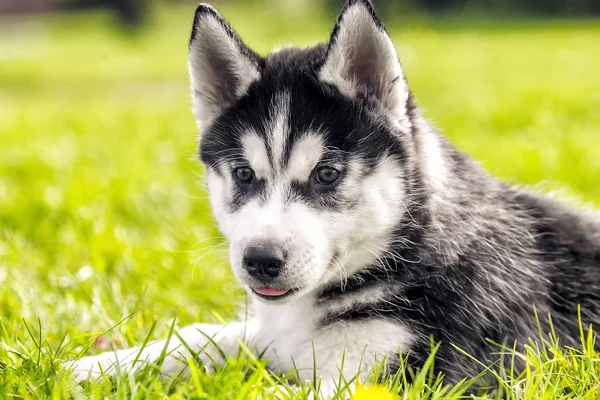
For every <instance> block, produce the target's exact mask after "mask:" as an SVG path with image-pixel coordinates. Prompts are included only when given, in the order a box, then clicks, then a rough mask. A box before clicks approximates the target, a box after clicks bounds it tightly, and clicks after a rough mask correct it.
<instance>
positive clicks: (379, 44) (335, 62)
mask: <svg viewBox="0 0 600 400" xmlns="http://www.w3.org/2000/svg"><path fill="white" fill-rule="evenodd" d="M319 76H320V79H321V80H323V81H325V82H327V83H330V84H332V85H334V86H336V87H337V89H338V90H339V91H340V92H341V93H342V94H343V95H345V96H347V97H349V98H351V99H365V100H367V101H368V102H373V100H374V101H375V103H379V104H380V105H382V106H383V107H384V109H385V110H386V111H387V112H390V113H393V115H395V116H396V117H398V118H403V117H404V116H405V115H406V102H407V100H408V94H409V92H408V87H407V85H406V80H405V78H404V74H403V72H402V67H401V66H400V62H399V61H398V56H397V54H396V50H395V49H394V44H393V43H392V40H391V39H390V36H389V35H388V33H387V32H386V30H385V28H384V26H383V24H382V22H381V20H380V19H379V18H378V17H377V14H376V13H375V10H374V8H373V5H372V4H371V2H370V1H369V0H349V1H348V2H347V3H346V6H345V8H344V10H343V11H342V13H341V15H340V16H339V18H338V21H337V23H336V25H335V28H334V30H333V33H332V34H331V39H330V41H329V47H328V49H327V56H326V60H325V63H324V65H323V67H322V69H321V71H320V75H319Z"/></svg>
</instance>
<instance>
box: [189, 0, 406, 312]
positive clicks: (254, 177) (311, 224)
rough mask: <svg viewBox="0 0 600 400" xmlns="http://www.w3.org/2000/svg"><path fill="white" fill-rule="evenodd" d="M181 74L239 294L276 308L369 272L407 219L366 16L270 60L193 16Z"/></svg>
mask: <svg viewBox="0 0 600 400" xmlns="http://www.w3.org/2000/svg"><path fill="white" fill-rule="evenodd" d="M188 64H189V71H190V76H191V83H192V91H193V112H194V115H195V116H196V120H197V124H198V127H199V129H200V158H201V160H202V162H203V163H204V164H205V166H206V180H207V186H208V191H209V194H210V199H211V204H212V207H213V210H214V214H215V216H216V219H217V221H218V223H219V226H220V229H221V230H222V232H223V233H224V235H225V236H226V237H227V239H228V240H229V242H230V261H231V265H232V268H233V270H234V272H235V274H236V276H237V277H238V278H239V280H240V282H241V283H242V284H243V285H244V286H245V287H246V288H247V289H248V290H249V292H250V293H252V294H253V295H255V296H257V297H258V298H261V299H263V300H266V301H283V299H289V298H293V297H297V296H302V295H305V294H307V293H310V292H312V291H315V289H317V288H319V287H322V286H323V285H327V284H331V283H332V282H341V283H342V284H343V281H344V279H345V278H346V277H347V276H348V275H350V274H352V273H354V272H356V271H357V270H359V269H360V268H362V267H364V266H367V265H369V264H373V263H376V262H377V260H378V259H379V257H381V256H382V255H383V254H384V252H385V251H386V248H387V247H388V246H389V242H390V238H391V237H392V233H393V231H394V230H395V229H396V228H397V226H398V224H399V223H400V221H401V219H402V218H403V216H404V214H405V213H406V208H405V205H404V203H403V200H405V199H406V196H407V194H406V192H407V190H408V189H407V188H408V182H409V178H408V175H409V171H408V170H407V168H408V167H407V164H408V163H407V162H406V160H407V159H408V158H409V157H410V155H411V152H413V151H414V150H413V149H412V147H411V145H410V143H411V141H410V138H409V136H410V131H411V129H410V124H411V123H410V121H409V117H408V111H407V102H408V98H409V92H408V88H407V85H406V81H405V78H404V75H403V73H402V69H401V66H400V63H399V62H398V59H397V56H396V52H395V49H394V46H393V44H392V42H391V40H390V37H389V36H388V34H387V33H386V31H385V29H384V27H383V25H382V23H381V21H380V20H379V19H378V17H377V16H376V14H375V11H374V10H373V7H372V5H371V3H370V2H369V1H368V0H350V1H349V2H348V3H347V5H346V7H345V8H344V10H343V12H342V13H341V15H340V17H339V19H338V21H337V24H336V25H335V28H334V30H333V33H332V35H331V38H330V41H329V43H328V44H324V45H319V46H316V47H314V48H308V49H293V48H288V49H283V50H279V51H275V52H273V53H271V54H269V55H268V56H266V57H261V56H259V55H258V54H256V53H255V52H254V51H252V50H250V49H249V48H248V47H247V46H246V45H245V44H244V43H243V42H242V40H241V39H240V38H239V37H238V35H237V34H236V33H235V32H234V31H233V30H232V29H231V27H230V26H229V25H228V24H227V22H226V21H225V20H224V19H223V18H222V17H221V16H220V14H219V13H218V12H217V11H216V10H215V9H214V8H212V7H210V6H208V5H200V6H199V7H198V9H197V11H196V15H195V19H194V25H193V31H192V37H191V40H190V48H189V62H188Z"/></svg>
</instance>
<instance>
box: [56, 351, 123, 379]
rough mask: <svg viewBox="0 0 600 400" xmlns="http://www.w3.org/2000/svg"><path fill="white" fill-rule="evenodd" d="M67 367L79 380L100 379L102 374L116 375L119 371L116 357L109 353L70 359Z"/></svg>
mask: <svg viewBox="0 0 600 400" xmlns="http://www.w3.org/2000/svg"><path fill="white" fill-rule="evenodd" d="M65 367H66V368H67V369H68V370H70V371H71V373H72V374H73V377H74V378H75V380H77V381H78V382H83V381H91V380H98V379H100V378H101V377H102V376H114V375H115V372H116V371H118V368H117V365H116V361H115V358H114V356H112V354H109V353H103V354H98V355H95V356H88V357H83V358H80V359H78V360H74V361H69V362H67V363H66V364H65Z"/></svg>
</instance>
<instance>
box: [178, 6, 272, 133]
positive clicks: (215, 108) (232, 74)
mask: <svg viewBox="0 0 600 400" xmlns="http://www.w3.org/2000/svg"><path fill="white" fill-rule="evenodd" d="M261 64H262V60H261V58H260V56H258V55H257V54H256V53H254V52H253V51H252V50H250V49H249V48H248V47H246V45H244V43H243V42H242V40H241V39H240V38H239V36H238V35H237V34H236V33H235V32H234V31H233V29H231V27H230V26H229V24H228V23H227V22H226V21H225V19H223V17H221V15H220V14H219V13H218V12H217V10H215V9H214V8H213V7H211V6H209V5H207V4H200V5H199V6H198V8H197V9H196V15H195V17H194V26H193V28H192V37H191V39H190V47H189V55H188V68H189V73H190V79H191V83H192V103H193V112H194V115H195V116H196V121H197V123H198V127H199V128H201V129H202V128H203V127H205V126H207V125H208V124H209V123H210V122H212V121H213V120H214V119H215V118H216V117H217V116H218V115H219V114H220V113H221V112H223V110H224V109H225V108H226V107H228V106H229V105H231V104H232V103H233V102H234V101H235V100H237V99H239V98H240V97H241V96H242V95H243V94H244V93H246V91H247V90H248V87H249V86H250V85H251V84H252V83H253V82H254V81H257V80H258V79H259V78H260V65H261Z"/></svg>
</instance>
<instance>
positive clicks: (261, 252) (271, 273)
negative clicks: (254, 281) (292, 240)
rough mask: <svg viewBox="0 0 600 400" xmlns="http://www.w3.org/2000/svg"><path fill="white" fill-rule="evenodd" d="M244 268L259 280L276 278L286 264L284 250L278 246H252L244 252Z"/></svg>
mask: <svg viewBox="0 0 600 400" xmlns="http://www.w3.org/2000/svg"><path fill="white" fill-rule="evenodd" d="M243 263H244V268H246V271H248V273H249V274H250V275H251V276H253V277H255V278H258V279H272V278H276V277H277V276H278V275H279V272H281V268H282V267H283V263H284V254H283V250H282V249H281V248H279V247H277V246H272V245H268V246H250V247H248V248H247V249H246V251H245V252H244V260H243Z"/></svg>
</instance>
